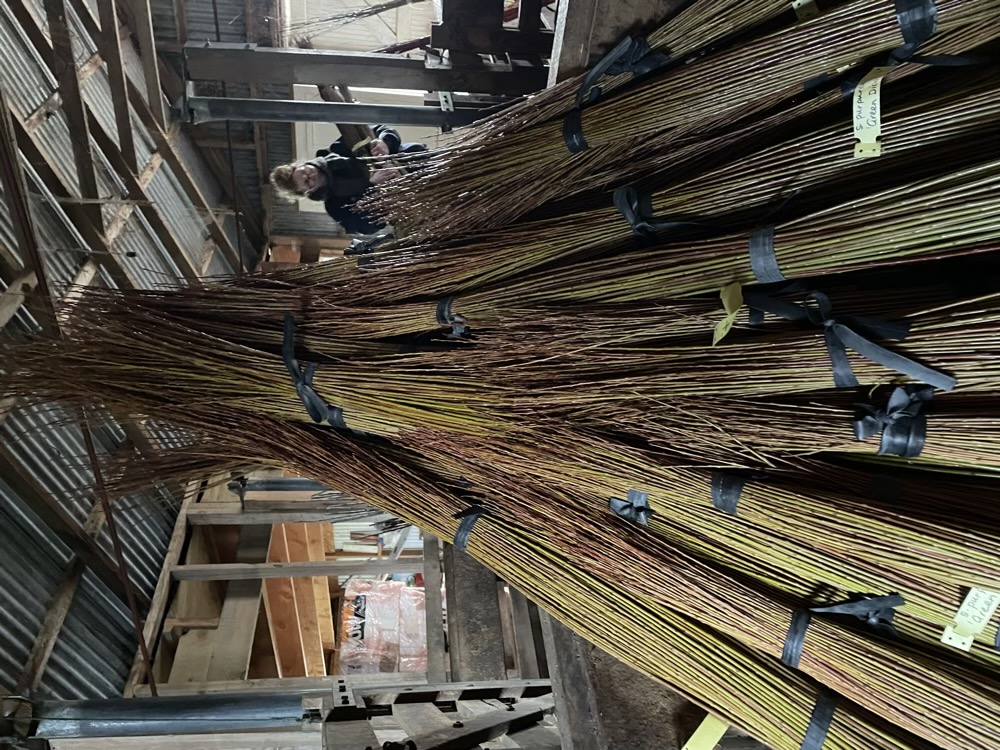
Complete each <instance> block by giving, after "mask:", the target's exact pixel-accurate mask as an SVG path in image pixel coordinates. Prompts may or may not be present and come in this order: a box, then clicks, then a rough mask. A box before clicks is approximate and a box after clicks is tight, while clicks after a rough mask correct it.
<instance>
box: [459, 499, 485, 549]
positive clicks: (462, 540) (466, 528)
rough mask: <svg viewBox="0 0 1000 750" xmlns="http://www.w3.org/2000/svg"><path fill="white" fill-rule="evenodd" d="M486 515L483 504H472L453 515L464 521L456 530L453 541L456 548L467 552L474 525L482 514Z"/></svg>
mask: <svg viewBox="0 0 1000 750" xmlns="http://www.w3.org/2000/svg"><path fill="white" fill-rule="evenodd" d="M485 515H486V508H484V507H482V506H481V505H471V506H469V507H468V508H466V509H465V510H463V511H459V512H458V513H456V514H455V515H454V516H452V518H460V519H462V522H461V523H460V524H458V530H457V531H456V532H455V539H454V541H453V542H452V543H453V544H454V545H455V548H456V549H458V550H460V551H462V552H465V550H466V548H467V547H468V546H469V536H470V535H471V534H472V527H473V526H475V525H476V521H478V520H479V518H480V516H485Z"/></svg>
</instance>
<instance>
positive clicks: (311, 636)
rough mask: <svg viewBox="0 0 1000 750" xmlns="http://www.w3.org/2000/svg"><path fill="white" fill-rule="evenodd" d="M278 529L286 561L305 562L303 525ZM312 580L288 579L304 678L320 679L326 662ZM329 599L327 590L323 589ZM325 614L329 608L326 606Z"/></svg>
mask: <svg viewBox="0 0 1000 750" xmlns="http://www.w3.org/2000/svg"><path fill="white" fill-rule="evenodd" d="M282 528H283V529H284V533H285V543H286V544H287V545H288V559H289V561H290V562H291V563H308V562H310V561H309V537H308V529H307V528H306V524H304V523H287V524H283V525H282ZM315 580H316V578H315V577H309V578H306V577H296V578H292V588H293V589H294V590H295V609H296V611H297V612H298V621H299V636H300V638H301V641H302V654H303V656H304V657H305V662H306V677H322V676H323V675H325V674H326V659H325V658H324V656H323V636H322V633H321V632H320V626H319V610H318V609H317V607H316V587H315V586H314V581H315ZM327 599H329V589H327ZM326 611H327V612H328V613H329V611H330V608H329V606H327V609H326Z"/></svg>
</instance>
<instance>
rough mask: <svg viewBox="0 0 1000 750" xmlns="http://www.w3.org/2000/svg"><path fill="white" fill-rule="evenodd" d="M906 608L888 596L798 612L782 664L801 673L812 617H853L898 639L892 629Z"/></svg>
mask: <svg viewBox="0 0 1000 750" xmlns="http://www.w3.org/2000/svg"><path fill="white" fill-rule="evenodd" d="M904 604H906V600H905V599H903V597H901V596H900V595H899V594H888V595H886V596H877V597H867V596H866V597H862V598H860V599H850V600H848V601H845V602H840V603H838V604H831V605H829V606H826V607H810V608H808V609H797V610H795V611H794V612H793V613H792V621H791V623H790V624H789V626H788V633H787V634H786V635H785V643H784V645H783V646H782V648H781V662H782V664H784V665H785V666H787V667H791V668H792V669H798V666H799V661H800V660H801V659H802V647H803V646H804V645H805V641H806V631H807V630H808V629H809V623H810V622H811V621H812V616H813V615H814V614H816V615H850V616H852V617H857V618H858V619H859V620H861V621H862V622H863V623H864V624H865V626H866V627H868V628H869V629H871V630H874V631H875V632H876V633H877V634H878V635H881V636H883V637H885V638H894V637H896V629H895V628H894V627H893V625H892V621H893V618H894V617H895V615H896V607H901V606H903V605H904Z"/></svg>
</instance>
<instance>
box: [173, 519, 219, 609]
mask: <svg viewBox="0 0 1000 750" xmlns="http://www.w3.org/2000/svg"><path fill="white" fill-rule="evenodd" d="M184 560H185V564H187V565H203V564H207V563H210V562H211V560H212V540H211V535H210V532H209V530H208V529H207V528H206V527H195V528H193V529H191V535H190V539H189V540H188V548H187V554H186V555H185V556H184ZM177 567H178V563H176V562H175V564H174V565H171V566H170V571H169V573H168V575H170V577H171V580H174V579H173V575H172V572H173V570H174V569H175V568H177ZM221 594H222V592H221V589H220V587H219V586H218V585H217V584H216V583H215V582H214V581H181V582H180V583H179V584H178V585H177V595H176V596H175V597H174V601H173V604H172V605H171V607H170V616H171V617H176V618H180V619H185V618H196V619H197V618H211V617H219V616H220V615H221V614H222V595H221Z"/></svg>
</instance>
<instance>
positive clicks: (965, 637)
mask: <svg viewBox="0 0 1000 750" xmlns="http://www.w3.org/2000/svg"><path fill="white" fill-rule="evenodd" d="M998 607H1000V594H998V593H997V592H995V591H988V590H986V589H972V590H971V591H970V592H969V595H968V596H966V597H965V601H964V602H962V606H961V607H959V608H958V612H957V613H956V614H955V624H954V625H949V626H948V627H946V628H945V629H944V635H942V636H941V643H944V644H947V645H948V646H954V647H955V648H958V649H961V650H962V651H971V650H972V644H973V642H974V641H975V639H976V636H977V635H979V634H980V633H982V632H983V631H984V630H986V626H987V625H989V624H990V620H991V619H993V615H994V613H995V612H996V611H997V608H998Z"/></svg>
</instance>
